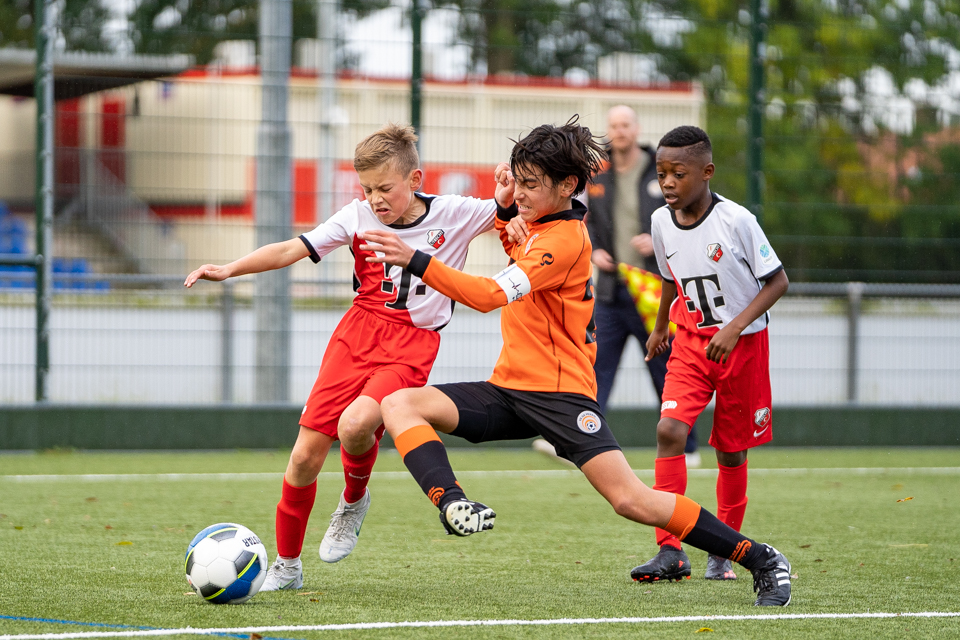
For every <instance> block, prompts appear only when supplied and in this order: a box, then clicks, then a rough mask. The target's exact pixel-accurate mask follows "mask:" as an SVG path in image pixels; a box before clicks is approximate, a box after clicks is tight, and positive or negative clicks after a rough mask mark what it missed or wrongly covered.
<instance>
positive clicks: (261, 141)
mask: <svg viewBox="0 0 960 640" xmlns="http://www.w3.org/2000/svg"><path fill="white" fill-rule="evenodd" d="M292 7H293V3H292V2H291V0H262V2H261V3H260V50H261V53H260V69H261V77H262V95H261V101H262V113H261V120H260V124H259V126H258V127H257V160H256V164H257V169H256V170H257V177H256V184H257V186H256V197H255V203H254V211H255V214H254V215H255V216H256V218H255V219H256V244H257V246H263V245H265V244H270V243H273V242H283V241H285V240H289V239H290V238H291V237H292V235H293V232H292V220H291V218H292V216H291V211H292V208H291V204H292V202H291V195H290V185H291V184H293V182H292V180H293V177H292V176H293V174H292V160H291V158H292V156H293V154H292V133H291V129H290V124H289V122H288V119H287V111H288V97H289V95H288V94H289V90H288V84H289V79H290V44H291V42H292V33H293V26H292V21H293V9H292ZM290 304H291V303H290V272H289V270H287V269H278V270H275V271H266V272H264V273H258V274H257V276H256V280H255V285H254V297H253V306H254V313H255V316H256V326H257V334H256V336H257V338H256V362H257V368H256V384H255V387H254V388H255V394H254V395H255V398H256V400H257V402H265V403H274V402H278V403H285V402H289V400H290V389H289V387H290V326H291V320H290Z"/></svg>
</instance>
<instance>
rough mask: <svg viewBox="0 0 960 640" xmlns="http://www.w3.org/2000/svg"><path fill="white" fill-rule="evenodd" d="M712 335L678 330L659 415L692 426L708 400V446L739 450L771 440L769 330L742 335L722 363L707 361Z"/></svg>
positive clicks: (719, 449)
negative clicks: (710, 426) (710, 416)
mask: <svg viewBox="0 0 960 640" xmlns="http://www.w3.org/2000/svg"><path fill="white" fill-rule="evenodd" d="M711 337H712V336H704V335H700V334H697V333H692V332H690V331H686V330H684V329H682V328H681V329H679V330H678V331H677V336H676V338H675V339H674V341H673V352H672V353H671V354H670V359H669V360H668V361H667V377H666V381H665V383H664V387H663V404H662V405H661V406H660V417H662V418H675V419H677V420H679V421H680V422H683V423H685V424H688V425H693V424H694V423H695V422H696V421H697V417H698V416H699V415H700V413H701V412H702V411H703V409H704V408H705V407H706V406H707V404H708V403H709V402H710V398H711V397H713V394H714V392H716V394H717V402H716V406H715V408H714V412H713V429H712V430H711V431H710V445H711V446H713V447H714V448H715V449H717V450H718V451H724V452H727V453H735V452H737V451H744V450H746V449H749V448H751V447H756V446H758V445H761V444H764V443H767V442H770V441H771V440H772V439H773V433H772V431H773V423H772V416H773V414H772V411H771V408H770V396H771V394H770V342H769V337H768V335H767V330H766V329H764V330H763V331H758V332H757V333H750V334H747V335H741V336H740V340H739V341H738V342H737V346H736V347H734V348H733V352H732V353H731V354H730V356H729V357H728V358H727V361H726V362H725V363H724V364H722V365H721V364H717V363H716V362H711V361H709V360H707V356H706V351H705V350H706V348H707V345H708V344H710V338H711Z"/></svg>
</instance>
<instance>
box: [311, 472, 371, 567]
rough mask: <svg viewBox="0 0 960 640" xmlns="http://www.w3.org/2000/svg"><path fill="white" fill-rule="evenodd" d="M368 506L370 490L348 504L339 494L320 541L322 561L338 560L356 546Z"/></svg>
mask: <svg viewBox="0 0 960 640" xmlns="http://www.w3.org/2000/svg"><path fill="white" fill-rule="evenodd" d="M369 508H370V490H369V489H367V490H366V493H364V494H363V497H362V498H361V499H360V500H358V501H357V502H354V503H353V504H350V503H348V502H346V501H344V499H343V494H342V493H341V494H340V504H339V506H337V510H336V511H334V512H333V513H332V514H331V516H330V526H329V527H327V533H326V534H325V535H324V536H323V540H322V541H321V542H320V559H321V560H323V561H324V562H339V561H340V560H343V559H344V558H346V557H347V556H348V555H350V552H352V551H353V548H354V547H356V546H357V538H358V537H359V536H360V527H361V526H362V525H363V518H364V517H365V516H366V515H367V510H368V509H369Z"/></svg>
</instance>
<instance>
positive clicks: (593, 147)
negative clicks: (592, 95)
mask: <svg viewBox="0 0 960 640" xmlns="http://www.w3.org/2000/svg"><path fill="white" fill-rule="evenodd" d="M579 119H580V116H579V115H574V116H573V117H572V118H570V119H569V120H568V121H567V123H566V124H565V125H563V126H560V127H557V126H554V125H552V124H542V125H540V126H539V127H537V128H536V129H534V130H533V131H531V132H530V133H528V134H527V135H525V136H524V137H523V138H522V139H520V140H516V141H514V142H515V144H514V145H513V151H511V152H510V169H511V170H512V171H513V172H514V174H516V173H517V168H518V167H529V168H531V169H536V170H539V171H541V172H542V173H543V175H544V176H546V177H548V178H550V181H551V182H553V184H557V183H559V182H562V181H563V180H564V178H566V177H567V176H576V178H577V188H576V189H575V190H574V192H573V195H575V196H576V195H579V194H581V193H583V190H584V189H586V188H587V183H588V182H591V181H592V180H593V177H594V176H595V175H596V174H597V173H599V172H600V170H601V169H602V168H603V161H604V160H606V158H607V154H606V152H605V151H604V150H603V147H602V146H601V145H600V143H598V142H597V138H596V136H594V135H593V134H592V133H590V129H588V128H587V127H584V126H581V125H579V124H577V121H578V120H579Z"/></svg>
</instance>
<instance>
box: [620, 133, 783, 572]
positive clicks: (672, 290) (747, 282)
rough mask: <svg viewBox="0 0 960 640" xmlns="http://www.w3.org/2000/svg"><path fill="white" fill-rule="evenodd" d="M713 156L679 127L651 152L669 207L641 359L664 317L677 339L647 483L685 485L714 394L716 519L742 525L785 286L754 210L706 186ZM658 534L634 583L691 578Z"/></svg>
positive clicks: (717, 564) (765, 428)
mask: <svg viewBox="0 0 960 640" xmlns="http://www.w3.org/2000/svg"><path fill="white" fill-rule="evenodd" d="M711 159H712V148H711V145H710V138H709V137H708V136H707V134H706V133H705V132H704V131H703V130H702V129H699V128H697V127H691V126H683V127H677V128H676V129H674V130H672V131H670V132H669V133H667V134H666V135H665V136H664V137H663V138H662V139H661V140H660V144H659V145H658V147H657V177H658V179H659V181H660V188H661V190H662V191H663V196H664V198H665V199H666V201H667V206H665V207H661V208H660V209H657V210H656V211H655V212H654V214H653V219H652V232H651V234H652V236H653V246H654V252H655V254H656V256H657V262H658V264H659V266H660V272H661V273H662V274H663V295H662V297H661V299H660V311H659V314H658V316H657V324H656V327H655V328H654V331H653V333H652V334H651V335H650V339H649V340H648V341H647V351H648V355H647V358H648V359H649V358H651V357H655V356H656V355H657V354H659V353H662V352H663V351H665V350H666V349H667V346H668V345H669V344H670V342H669V323H670V321H673V322H674V323H676V325H677V335H676V338H675V339H674V341H673V353H672V354H671V356H670V360H669V361H668V362H667V377H666V382H665V385H664V390H663V404H662V406H661V408H660V422H659V423H658V424H657V459H656V463H655V474H656V484H654V488H655V489H661V490H663V491H670V492H672V493H677V494H681V495H682V494H683V493H684V492H685V491H686V488H687V467H686V463H685V461H684V455H683V447H684V444H685V442H686V438H687V433H688V432H689V431H690V428H691V426H692V425H693V424H695V423H696V420H697V416H699V415H700V412H701V411H703V409H704V407H706V406H707V403H709V402H710V398H711V397H712V396H713V395H714V392H716V396H717V401H716V408H715V409H714V414H713V430H712V431H711V433H710V444H711V445H712V446H713V447H714V448H715V449H716V451H717V463H718V466H719V469H720V473H719V475H718V478H717V517H718V518H719V519H720V520H721V521H722V522H724V523H725V524H727V525H728V526H730V527H731V528H733V529H735V530H737V531H739V530H740V526H741V525H742V524H743V514H744V512H745V510H746V508H747V449H750V448H751V447H756V446H757V445H761V444H764V443H766V442H770V440H771V438H772V435H773V434H772V426H771V425H772V413H771V407H770V371H769V360H770V356H769V343H768V338H767V323H768V322H769V314H768V313H767V311H768V310H769V309H770V307H772V306H773V304H774V303H775V302H776V301H777V300H779V299H780V296H782V295H783V294H784V293H785V292H786V290H787V286H788V284H789V283H788V281H787V276H786V273H785V272H784V271H783V265H782V264H781V263H780V260H779V259H778V258H777V254H776V253H774V251H773V248H772V247H771V246H770V243H769V242H768V241H767V238H766V236H765V235H764V234H763V231H762V230H761V229H760V225H759V224H757V219H756V217H755V216H754V215H753V214H752V213H750V212H749V211H748V210H747V209H745V208H743V207H741V206H740V205H738V204H736V203H734V202H731V201H730V200H727V199H726V198H723V197H721V196H718V195H717V194H715V193H713V192H712V191H710V178H711V177H712V176H713V173H714V165H713V163H712V162H711ZM656 536H657V544H658V545H660V551H659V553H657V555H656V556H655V557H654V558H653V559H651V560H650V561H649V562H647V563H646V564H644V565H641V566H639V567H637V568H636V569H634V570H633V574H632V575H633V577H634V579H635V580H639V581H641V582H654V581H661V580H679V579H680V578H682V577H689V576H690V560H689V558H688V557H687V554H686V553H684V552H683V550H682V548H681V546H680V540H678V539H677V537H676V536H675V535H673V534H671V533H670V532H668V531H665V530H663V529H657V533H656ZM705 577H706V578H708V579H711V580H735V579H736V577H737V576H736V574H735V573H734V572H733V567H732V565H731V564H730V560H729V559H727V558H723V557H720V556H716V555H709V556H708V557H707V570H706V574H705Z"/></svg>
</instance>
